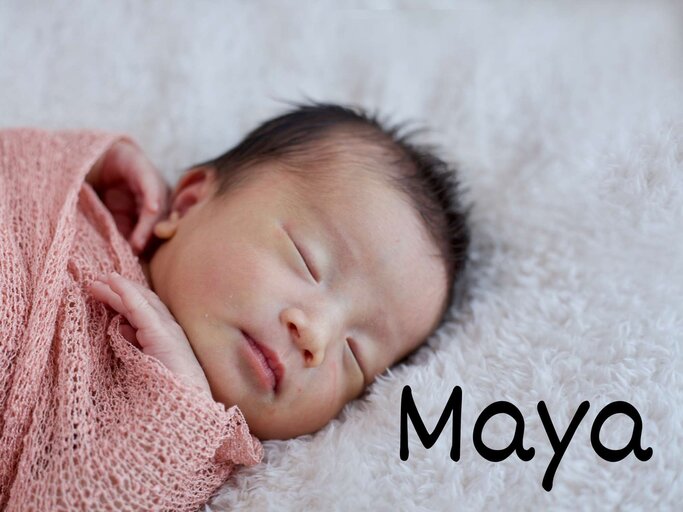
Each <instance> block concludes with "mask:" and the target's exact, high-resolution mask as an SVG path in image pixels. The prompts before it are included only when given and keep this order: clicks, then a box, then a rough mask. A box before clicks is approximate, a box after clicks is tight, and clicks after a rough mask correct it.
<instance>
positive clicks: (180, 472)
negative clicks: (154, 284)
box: [0, 128, 263, 511]
mask: <svg viewBox="0 0 683 512" xmlns="http://www.w3.org/2000/svg"><path fill="white" fill-rule="evenodd" d="M122 137H125V135H123V134H111V133H103V132H97V131H90V130H68V131H59V132H49V131H45V130H39V129H29V128H21V129H9V130H0V433H1V435H0V437H1V438H0V509H2V510H5V509H6V510H40V511H47V510H117V511H120V510H196V509H197V508H199V507H200V506H201V505H202V504H203V503H205V502H206V501H207V500H208V499H209V498H210V497H211V495H212V494H214V493H215V492H216V491H217V490H218V488H219V487H220V486H221V484H223V483H224V482H225V480H226V479H227V478H228V477H229V476H230V474H231V473H232V471H233V470H234V467H235V465H236V464H242V465H253V464H256V463H258V462H260V461H261V458H262V456H263V446H262V445H261V443H260V442H259V441H258V439H256V438H255V437H254V436H252V435H251V434H250V432H249V428H248V426H247V423H246V421H245V420H244V416H243V415H242V413H241V412H240V410H239V409H238V408H237V407H231V408H229V409H227V410H226V407H225V406H224V405H222V404H220V403H218V402H215V401H213V400H211V398H210V397H209V396H208V395H205V394H202V393H201V392H200V391H199V390H195V389H194V388H190V387H188V386H186V385H185V384H183V383H182V382H181V381H180V380H179V379H176V377H175V376H174V375H173V374H172V373H171V372H170V371H169V370H168V369H166V367H165V366H163V365H162V364H161V363H160V362H159V361H157V360H156V359H154V358H152V357H150V356H147V355H145V354H143V353H142V352H141V351H140V350H139V349H137V348H136V347H134V346H133V345H131V344H130V343H129V342H128V341H126V339H125V338H124V337H123V336H122V335H121V334H120V333H119V330H118V327H119V323H120V322H121V321H125V319H124V318H123V317H122V316H121V315H120V314H118V313H116V312H115V311H114V310H112V309H110V308H108V307H107V306H105V305H104V304H103V303H101V302H99V301H97V300H95V299H94V298H92V297H91V296H90V294H89V293H88V291H87V286H88V284H89V283H90V282H91V281H92V280H93V279H94V278H95V277H97V276H100V275H102V274H104V273H105V272H109V271H112V270H115V271H117V272H119V273H120V274H121V275H123V276H125V277H127V278H129V279H132V280H135V281H137V282H139V283H141V284H145V277H144V274H143V273H142V269H141V267H140V265H139V263H138V260H137V258H136V257H135V256H134V254H133V252H132V250H131V248H130V247H129V245H128V244H127V242H126V240H125V239H124V238H123V237H122V236H121V234H120V233H119V232H118V230H117V228H116V224H115V222H114V219H113V218H112V217H111V215H110V214H109V212H108V211H107V209H106V208H105V206H104V205H103V204H102V203H101V202H100V200H99V198H98V197H97V194H96V193H95V192H94V191H93V189H92V187H91V186H90V185H89V184H87V183H85V176H86V174H87V173H88V171H89V170H90V168H91V167H92V165H93V164H94V163H95V162H96V161H97V159H98V158H99V157H100V156H102V154H103V153H104V152H105V151H106V150H107V148H108V147H109V146H111V144H112V143H113V142H115V141H116V140H118V139H119V138H122Z"/></svg>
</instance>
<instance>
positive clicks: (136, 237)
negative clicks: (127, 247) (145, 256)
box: [129, 208, 161, 251]
mask: <svg viewBox="0 0 683 512" xmlns="http://www.w3.org/2000/svg"><path fill="white" fill-rule="evenodd" d="M160 219H161V214H159V213H157V212H152V211H151V210H150V209H147V208H143V209H142V211H141V212H140V217H139V218H138V223H137V224H136V226H135V229H134V230H133V234H132V235H131V236H130V238H129V241H130V244H131V245H132V246H133V247H134V248H136V249H138V250H140V251H141V250H142V249H144V247H145V245H147V242H148V241H149V239H150V238H151V236H152V232H153V230H154V225H155V224H156V223H157V222H158V221H159V220H160Z"/></svg>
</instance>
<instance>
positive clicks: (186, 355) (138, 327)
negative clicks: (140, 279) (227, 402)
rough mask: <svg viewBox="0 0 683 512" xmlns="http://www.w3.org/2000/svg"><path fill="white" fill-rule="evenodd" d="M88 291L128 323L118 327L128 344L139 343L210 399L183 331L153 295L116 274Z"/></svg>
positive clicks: (145, 288) (98, 282) (156, 296)
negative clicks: (123, 317) (128, 324)
mask: <svg viewBox="0 0 683 512" xmlns="http://www.w3.org/2000/svg"><path fill="white" fill-rule="evenodd" d="M90 292H91V293H92V295H93V297H95V298H96V299H97V300H100V301H102V302H105V303H106V304H108V305H109V306H111V307H112V308H113V309H115V310H116V311H118V312H119V313H121V314H122V315H123V316H125V317H126V319H127V320H128V322H130V324H131V325H132V326H133V328H132V329H131V328H130V327H129V326H127V325H126V326H124V325H122V326H121V334H122V335H123V336H124V337H125V338H126V339H127V340H128V341H130V342H131V343H133V344H134V345H137V344H139V347H140V348H141V350H142V351H143V352H144V353H145V354H147V355H148V356H152V357H155V358H156V359H158V360H159V361H160V362H161V363H162V364H163V365H164V366H166V368H168V369H169V370H171V372H172V373H174V374H175V375H177V376H178V377H180V378H181V379H182V380H183V381H184V382H186V383H187V384H189V385H191V386H194V387H197V388H199V389H201V390H202V391H205V392H206V393H208V394H209V396H211V389H210V387H209V382H208V380H207V379H206V375H205V374H204V371H203V369H202V367H201V365H200V364H199V361H197V358H196V357H195V355H194V352H193V351H192V346H191V345H190V342H189V341H188V339H187V336H185V332H184V331H183V328H182V327H180V325H179V324H178V323H177V322H176V321H175V318H173V315H172V314H171V312H170V311H169V310H168V308H167V307H166V305H165V304H164V303H163V302H161V299H160V298H159V296H158V295H157V294H156V293H154V292H153V291H152V290H150V289H149V288H147V287H145V286H142V285H140V284H138V283H136V282H134V281H131V280H129V279H126V278H125V277H123V276H121V275H119V274H117V273H115V272H112V273H111V274H109V275H108V276H106V277H105V278H104V279H103V280H96V281H94V282H93V283H92V285H91V286H90ZM136 339H137V343H136Z"/></svg>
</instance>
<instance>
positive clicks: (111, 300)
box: [90, 281, 125, 315]
mask: <svg viewBox="0 0 683 512" xmlns="http://www.w3.org/2000/svg"><path fill="white" fill-rule="evenodd" d="M90 294H91V295H92V296H93V297H95V298H96V299H97V300H99V301H100V302H104V303H106V304H108V305H109V306H110V307H111V308H112V309H114V310H116V312H118V313H121V314H122V315H125V313H124V311H125V308H124V306H123V303H122V302H121V297H119V296H118V294H116V293H115V292H114V291H113V290H112V289H111V288H110V287H109V285H108V284H107V283H105V282H102V281H93V282H92V283H91V284H90Z"/></svg>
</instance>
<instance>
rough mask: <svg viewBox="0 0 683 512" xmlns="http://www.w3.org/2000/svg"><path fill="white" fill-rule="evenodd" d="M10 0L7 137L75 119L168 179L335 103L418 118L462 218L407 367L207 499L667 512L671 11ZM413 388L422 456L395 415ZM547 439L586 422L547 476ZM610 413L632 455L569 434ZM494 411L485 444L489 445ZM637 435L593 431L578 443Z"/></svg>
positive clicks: (673, 265)
mask: <svg viewBox="0 0 683 512" xmlns="http://www.w3.org/2000/svg"><path fill="white" fill-rule="evenodd" d="M342 4H343V5H344V7H340V6H339V5H340V3H339V2H318V3H317V4H316V6H317V7H316V9H315V10H313V9H311V10H305V9H303V6H304V5H307V3H303V2H235V3H229V2H209V1H193V2H184V1H180V0H177V1H150V2H136V1H128V2H106V3H102V2H87V1H82V2H74V1H69V2H66V1H61V2H37V1H32V2H26V1H23V0H14V1H5V2H2V4H0V112H2V119H1V120H0V122H1V123H2V125H3V126H18V125H34V126H42V127H48V128H65V127H79V126H87V127H94V128H101V129H111V130H122V131H126V132H128V133H130V134H131V135H132V136H134V137H135V138H137V140H138V141H139V142H140V144H141V145H142V146H143V147H144V148H145V149H146V150H147V151H148V154H149V155H150V157H151V158H152V159H153V160H154V161H155V162H156V163H157V164H158V165H159V166H160V167H161V168H162V169H163V170H164V172H165V173H166V174H167V176H168V178H169V180H171V181H173V180H175V179H176V178H177V177H178V176H179V174H180V172H181V170H182V169H183V168H184V167H186V166H188V165H191V164H193V163H196V162H198V161H200V160H203V159H206V158H209V157H212V156H216V155H217V154H219V153H221V152H223V151H225V150H226V149H227V148H228V147H229V146H231V145H233V144H234V143H236V142H237V141H238V139H239V138H240V137H241V136H242V135H243V134H244V133H245V132H246V130H248V129H250V128H252V127H253V126H255V124H256V123H258V122H260V121H262V120H264V119H265V118H267V117H269V116H271V115H274V114H277V113H280V112H281V111H282V110H283V108H285V106H284V104H282V103H280V102H278V101H276V99H279V98H283V99H292V100H302V99H304V97H306V96H309V97H311V98H313V99H316V100H325V101H340V102H356V103H360V104H363V105H366V106H368V107H371V108H372V109H378V110H379V111H380V112H384V113H385V114H388V115H389V116H390V117H391V118H392V119H395V120H397V121H398V120H403V119H407V118H409V119H414V120H417V121H418V122H421V123H423V124H426V125H428V126H430V127H431V128H432V129H433V132H432V134H431V136H430V137H428V139H429V140H430V141H432V142H435V143H438V144H441V145H442V146H443V147H444V149H445V155H446V156H447V157H448V158H450V159H452V160H453V161H455V162H457V163H458V165H459V166H460V171H461V176H462V181H463V183H464V185H465V186H466V187H467V199H468V201H470V202H472V203H473V204H474V208H473V212H472V219H471V220H472V233H473V247H472V249H473V250H472V255H471V256H472V257H471V263H472V264H471V266H470V270H469V274H468V290H467V294H466V295H465V297H464V300H463V303H462V305H461V307H460V309H459V310H457V311H454V312H453V314H452V321H450V322H449V323H448V325H447V326H446V327H445V328H443V329H442V330H441V331H440V332H438V333H437V334H436V335H435V336H433V337H432V338H431V339H430V340H429V344H428V346H426V347H425V348H423V349H422V350H421V351H420V352H418V353H417V354H416V356H415V357H414V358H413V359H412V361H411V364H409V365H406V366H403V367H400V368H395V369H394V370H393V371H390V372H388V373H387V374H386V375H385V376H383V377H382V378H381V379H380V380H379V381H378V382H377V383H375V384H374V385H373V387H372V390H371V392H370V393H369V396H368V397H367V399H366V400H365V401H363V402H355V403H353V404H351V405H349V406H348V407H347V408H346V409H345V410H344V412H343V413H342V415H341V417H340V418H339V419H337V420H335V421H334V422H333V423H332V424H330V425H329V426H328V427H326V428H325V429H324V430H322V431H320V432H319V433H317V434H316V435H313V436H306V437H302V438H299V439H296V440H293V441H289V442H268V443H266V451H267V455H266V458H265V462H264V463H263V464H261V465H260V466H257V467H254V468H250V469H248V470H241V471H240V472H238V474H237V476H236V477H235V478H234V479H233V480H232V481H230V482H229V483H227V484H226V485H225V486H224V488H223V489H222V491H221V494H220V495H219V496H218V497H216V498H215V499H213V500H212V501H211V502H210V505H209V507H207V510H211V511H216V512H218V511H226V510H387V511H394V510H425V511H427V510H453V509H461V510H532V509H533V510H547V509H554V510H558V509H565V510H597V509H607V510H611V509H620V510H666V509H669V510H671V509H676V508H678V507H680V504H681V503H682V502H683V481H682V480H681V477H680V475H681V472H682V471H683V444H682V439H681V436H682V430H683V425H682V423H683V421H682V420H683V412H682V411H681V404H682V402H683V400H682V390H681V387H682V385H683V383H682V382H681V369H682V355H681V339H682V338H683V232H682V228H683V122H682V119H683V117H682V114H683V10H682V9H681V8H680V5H678V4H675V3H664V2H651V1H648V2H640V3H633V2H624V1H616V2H590V3H588V2H561V3H553V4H550V3H540V2H528V3H516V2H500V3H495V2H486V3H485V5H484V3H477V2H473V3H461V2H458V3H457V4H456V7H449V6H452V4H451V3H448V2H408V1H400V2H399V1H397V2H391V1H384V2H379V1H377V2H359V1H357V2H342ZM406 385H410V386H411V388H412V393H413V396H414V398H415V402H416V404H417V407H418V409H419V412H420V414H421V417H422V418H423V420H424V422H425V425H426V426H427V428H428V429H429V430H431V429H432V428H433V427H434V426H435V425H436V422H437V420H438V419H439V417H440V415H441V412H442V410H443V408H444V407H445V405H446V402H447V400H448V397H449V396H450V394H451V391H452V390H453V388H454V387H456V386H460V387H461V388H462V396H463V398H462V422H461V425H462V433H461V453H460V460H459V461H458V462H454V461H452V460H451V459H450V457H449V453H450V449H451V443H450V440H451V422H450V420H449V422H448V424H447V426H446V428H445V429H444V431H443V433H442V435H441V437H440V438H439V440H438V441H437V443H436V444H435V445H434V446H433V447H432V448H431V449H429V450H427V449H426V448H424V447H423V446H422V444H421V443H420V441H419V439H418V437H417V435H416V433H415V430H414V429H413V427H412V426H411V425H410V424H409V439H410V445H409V446H410V457H409V459H408V460H407V461H405V462H404V461H402V460H401V458H400V457H399V442H400V404H401V393H402V390H403V387H404V386H406ZM501 400H505V401H508V402H510V403H512V404H514V405H515V406H516V407H517V408H518V409H519V411H520V412H521V414H522V416H523V419H524V424H525V430H524V440H523V445H524V448H528V447H530V446H532V447H534V448H535V456H534V458H533V459H532V460H531V461H528V462H524V461H522V460H520V458H518V457H517V455H516V454H514V453H513V454H512V455H511V456H510V457H508V458H507V459H505V460H503V461H501V462H489V461H488V460H486V459H485V458H484V457H482V456H481V455H480V454H479V453H478V451H477V450H476V449H475V445H474V442H473V430H474V425H475V422H476V421H477V418H478V416H479V414H480V413H481V412H482V411H483V410H484V409H485V408H486V407H487V406H488V405H490V404H492V403H494V402H496V401H501ZM539 401H544V402H545V404H546V405H547V407H548V411H549V414H550V417H551V418H552V421H553V423H554V425H555V428H556V429H557V430H558V433H559V435H560V437H562V435H563V434H564V432H565V430H566V429H567V427H568V425H569V423H570V421H571V418H572V417H573V415H574V413H575V412H576V410H577V408H578V406H579V404H580V403H581V402H583V401H589V402H590V409H589V410H588V413H587V414H586V416H585V418H584V419H583V421H582V422H581V423H580V424H579V427H578V429H577V430H576V433H575V435H574V437H573V439H572V440H571V443H570V444H569V446H568V448H567V451H566V453H565V454H564V456H563V458H562V460H561V462H560V465H559V467H558V469H557V472H556V474H555V476H554V482H553V488H552V491H550V492H547V491H545V490H544V489H543V488H542V486H541V482H542V480H543V475H544V473H545V471H546V468H547V466H548V463H549V461H550V459H551V458H552V455H553V450H552V448H551V443H550V441H549V439H548V436H547V434H546V432H545V430H544V428H543V424H542V422H541V419H540V417H539V413H538V412H537V404H538V402H539ZM613 401H624V402H627V403H629V404H631V405H632V406H633V407H634V408H635V410H636V411H637V412H638V413H639V415H640V417H641V418H642V425H643V428H642V434H641V435H640V443H641V445H642V447H643V448H647V447H651V448H652V450H653V455H652V457H651V458H650V459H649V460H647V461H640V460H638V459H637V458H636V457H635V455H634V454H633V453H629V454H628V455H627V456H626V457H625V458H624V459H623V460H621V461H618V462H608V461H606V460H603V459H602V458H601V457H599V456H598V455H597V454H596V452H595V451H594V449H593V447H592V445H591V426H592V425H593V422H594V421H595V419H596V416H597V415H598V412H599V411H600V410H601V409H602V408H603V407H604V406H606V405H607V404H609V403H610V402H613ZM514 427H515V423H514V422H513V420H512V417H510V416H506V415H496V416H494V417H493V418H491V420H490V421H489V422H488V424H487V425H486V427H485V429H484V432H483V442H484V443H485V444H486V445H488V446H489V447H491V448H495V449H502V448H505V447H506V446H508V445H509V444H510V443H511V441H512V439H513V435H514V431H515V429H514ZM633 428H634V423H633V421H632V420H631V419H630V418H629V417H628V416H626V415H623V414H617V415H615V416H612V417H611V418H609V419H608V420H607V421H606V422H605V423H604V427H603V428H602V431H601V435H600V442H601V443H603V444H604V445H605V446H606V447H608V448H610V449H618V448H621V447H624V446H626V444H627V443H628V442H629V439H630V438H631V434H632V431H633Z"/></svg>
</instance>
